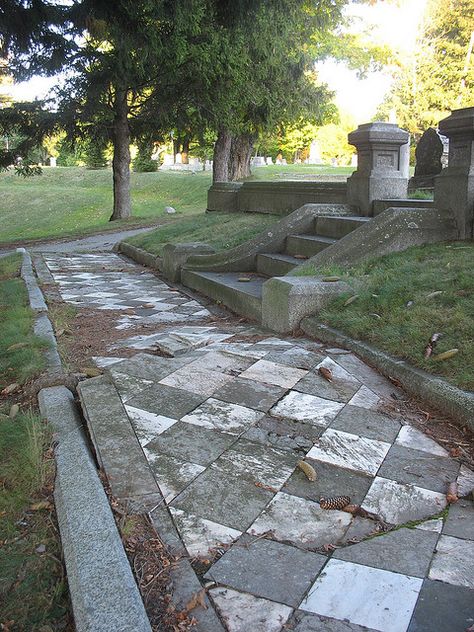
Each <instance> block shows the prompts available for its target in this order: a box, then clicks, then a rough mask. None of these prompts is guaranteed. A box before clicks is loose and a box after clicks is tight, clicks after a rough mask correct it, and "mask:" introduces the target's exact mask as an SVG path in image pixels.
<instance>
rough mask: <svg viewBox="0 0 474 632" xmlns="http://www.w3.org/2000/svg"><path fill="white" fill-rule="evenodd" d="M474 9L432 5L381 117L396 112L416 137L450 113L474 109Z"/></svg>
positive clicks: (466, 0) (468, 2) (455, 3)
mask: <svg viewBox="0 0 474 632" xmlns="http://www.w3.org/2000/svg"><path fill="white" fill-rule="evenodd" d="M473 45H474V3H473V2H472V0H429V2H428V4H427V7H426V14H425V18H424V22H423V24H422V27H421V32H420V36H419V38H418V41H417V45H416V49H415V51H414V54H413V56H412V57H411V58H410V59H408V60H406V61H405V60H403V63H401V64H400V65H399V67H398V68H396V69H395V71H394V84H393V87H392V89H391V91H390V93H389V95H388V96H387V98H386V99H385V101H384V103H383V104H382V106H381V108H380V110H379V115H380V116H381V117H383V118H388V117H389V116H390V115H391V113H392V112H394V113H395V115H396V117H397V122H398V124H399V125H400V126H401V127H403V128H405V129H407V130H408V131H410V132H411V133H412V134H414V135H415V136H419V135H421V134H422V133H423V132H424V131H425V130H426V129H428V127H437V125H438V122H439V121H440V119H442V118H444V117H445V116H447V115H448V114H449V111H450V110H454V109H457V108H461V107H467V106H469V105H472V104H473V103H474V54H473Z"/></svg>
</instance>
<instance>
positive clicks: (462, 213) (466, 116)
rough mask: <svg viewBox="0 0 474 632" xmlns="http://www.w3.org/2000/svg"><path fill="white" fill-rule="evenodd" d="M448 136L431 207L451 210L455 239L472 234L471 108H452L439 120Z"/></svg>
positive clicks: (473, 110) (473, 151)
mask: <svg viewBox="0 0 474 632" xmlns="http://www.w3.org/2000/svg"><path fill="white" fill-rule="evenodd" d="M439 131H440V132H441V134H443V135H444V136H446V137H447V138H449V158H448V166H447V167H446V169H443V171H442V172H441V173H440V174H439V176H437V177H436V180H435V197H434V201H435V206H436V207H437V208H438V209H439V210H440V211H442V212H447V213H451V214H452V215H453V216H454V218H455V220H456V225H457V229H458V237H459V239H472V238H473V237H474V107H471V108H463V109H462V110H454V112H452V114H451V115H450V116H448V117H447V118H445V119H443V120H442V121H440V123H439Z"/></svg>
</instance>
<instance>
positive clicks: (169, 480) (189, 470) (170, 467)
mask: <svg viewBox="0 0 474 632" xmlns="http://www.w3.org/2000/svg"><path fill="white" fill-rule="evenodd" d="M142 447H143V452H144V453H145V456H146V458H147V459H148V463H149V464H150V467H151V468H152V470H153V473H154V474H155V478H156V481H157V483H158V487H159V488H160V491H161V493H162V494H163V498H164V499H165V501H166V503H170V502H171V501H172V500H173V499H174V498H176V496H177V495H178V494H180V493H181V492H182V491H183V489H185V488H186V487H187V486H188V485H189V483H191V482H192V481H193V480H194V479H195V478H196V477H197V476H199V474H201V472H203V471H204V470H205V469H206V468H205V467H203V466H202V465H198V464H197V463H191V462H189V461H181V460H179V459H175V458H174V457H172V456H168V455H167V454H157V453H156V452H155V451H154V450H153V449H152V447H151V446H150V445H148V446H147V445H145V446H142Z"/></svg>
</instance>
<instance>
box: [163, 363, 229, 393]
mask: <svg viewBox="0 0 474 632" xmlns="http://www.w3.org/2000/svg"><path fill="white" fill-rule="evenodd" d="M232 379H233V378H232V376H230V375H226V374H225V373H219V372H218V371H210V370H209V369H202V368H196V367H194V368H193V369H190V368H189V365H188V366H185V367H183V368H181V369H178V370H177V371H175V372H174V373H171V374H170V375H168V376H167V377H165V378H164V379H162V380H160V384H164V385H166V386H173V387H174V388H181V389H183V390H187V391H190V392H191V393H197V394H198V395H207V396H210V395H212V394H213V393H215V392H216V391H218V390H219V389H220V388H222V387H223V386H224V385H225V384H227V383H228V382H230V381H231V380H232Z"/></svg>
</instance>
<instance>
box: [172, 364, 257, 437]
mask: <svg viewBox="0 0 474 632" xmlns="http://www.w3.org/2000/svg"><path fill="white" fill-rule="evenodd" d="M215 375H219V374H218V373H215ZM163 383H164V382H163ZM264 414H265V413H263V412H261V411H258V410H253V409H252V408H247V407H246V406H239V405H238V404H229V403H227V402H221V401H220V400H218V399H213V398H210V399H207V400H206V401H205V402H204V403H203V404H201V406H199V407H198V408H196V409H195V410H193V412H192V413H189V414H188V415H185V416H184V417H183V418H182V419H181V421H184V422H186V423H188V424H193V425H194V426H201V427H202V428H209V429H211V430H221V431H223V432H228V433H229V434H239V433H241V432H243V431H244V430H245V429H246V428H248V427H249V426H252V425H253V424H255V423H256V422H257V421H258V420H259V419H261V418H262V417H263V416H264Z"/></svg>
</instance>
